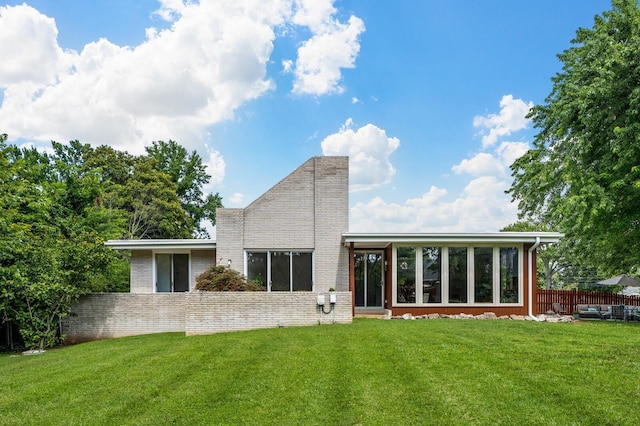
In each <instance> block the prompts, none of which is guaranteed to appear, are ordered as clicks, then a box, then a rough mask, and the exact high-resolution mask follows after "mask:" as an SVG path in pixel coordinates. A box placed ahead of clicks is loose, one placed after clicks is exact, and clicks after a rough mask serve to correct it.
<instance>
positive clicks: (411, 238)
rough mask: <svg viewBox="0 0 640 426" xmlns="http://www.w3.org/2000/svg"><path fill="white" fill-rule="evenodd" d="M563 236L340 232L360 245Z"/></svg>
mask: <svg viewBox="0 0 640 426" xmlns="http://www.w3.org/2000/svg"><path fill="white" fill-rule="evenodd" d="M562 237H564V235H563V234H561V233H558V232H487V233H429V234H427V233H424V234H423V233H415V234H405V233H401V234H377V233H357V232H347V233H344V234H342V240H343V242H344V243H345V244H349V243H355V244H360V245H366V244H380V243H396V244H410V243H450V244H456V243H535V242H536V238H540V242H541V243H543V244H548V243H557V242H558V241H560V239H561V238H562Z"/></svg>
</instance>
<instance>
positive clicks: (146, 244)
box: [104, 239, 216, 250]
mask: <svg viewBox="0 0 640 426" xmlns="http://www.w3.org/2000/svg"><path fill="white" fill-rule="evenodd" d="M104 245H105V246H107V247H111V248H113V249H116V250H185V249H191V250H211V249H215V248H216V240H204V239H185V240H109V241H107V242H105V243H104Z"/></svg>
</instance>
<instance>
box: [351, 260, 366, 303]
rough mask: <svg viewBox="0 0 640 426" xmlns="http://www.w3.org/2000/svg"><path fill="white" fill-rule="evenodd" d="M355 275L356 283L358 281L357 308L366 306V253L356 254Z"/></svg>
mask: <svg viewBox="0 0 640 426" xmlns="http://www.w3.org/2000/svg"><path fill="white" fill-rule="evenodd" d="M353 256H354V258H353V261H354V273H355V281H356V283H355V284H356V289H355V290H356V306H365V305H364V300H365V299H364V297H365V291H364V285H365V273H366V268H365V253H354V255H353Z"/></svg>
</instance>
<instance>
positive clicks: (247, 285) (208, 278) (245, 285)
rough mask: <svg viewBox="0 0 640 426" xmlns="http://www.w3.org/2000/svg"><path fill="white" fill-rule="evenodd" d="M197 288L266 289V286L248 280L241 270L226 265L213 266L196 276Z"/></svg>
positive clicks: (223, 289)
mask: <svg viewBox="0 0 640 426" xmlns="http://www.w3.org/2000/svg"><path fill="white" fill-rule="evenodd" d="M196 290H204V291H265V290H266V289H265V287H264V286H262V285H260V284H258V283H256V282H254V281H248V280H247V278H246V277H245V276H244V275H242V274H241V273H240V272H238V271H235V270H233V269H231V268H227V267H225V266H212V267H211V268H209V269H207V270H206V271H205V272H203V273H202V274H200V275H198V277H197V278H196Z"/></svg>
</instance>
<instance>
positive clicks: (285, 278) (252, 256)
mask: <svg viewBox="0 0 640 426" xmlns="http://www.w3.org/2000/svg"><path fill="white" fill-rule="evenodd" d="M247 278H248V279H249V280H252V281H256V282H258V283H260V284H262V285H266V284H267V283H269V286H268V287H267V288H268V289H269V290H270V291H312V290H313V252H305V251H301V252H299V251H293V252H291V251H263V252H247Z"/></svg>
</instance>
